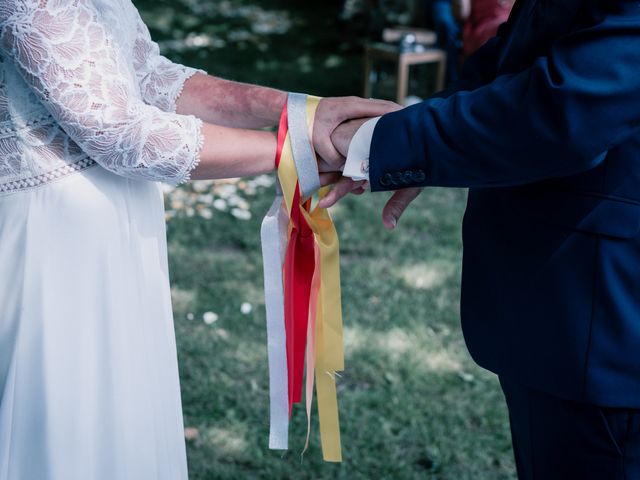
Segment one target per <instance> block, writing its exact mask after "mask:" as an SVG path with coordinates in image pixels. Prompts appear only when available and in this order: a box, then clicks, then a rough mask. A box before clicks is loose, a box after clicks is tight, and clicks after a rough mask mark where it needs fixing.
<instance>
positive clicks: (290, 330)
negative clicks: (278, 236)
mask: <svg viewBox="0 0 640 480" xmlns="http://www.w3.org/2000/svg"><path fill="white" fill-rule="evenodd" d="M287 132H288V116H287V105H286V103H285V106H284V110H283V112H282V116H281V118H280V125H279V128H278V148H277V151H276V168H278V166H279V165H280V157H281V155H282V150H283V147H284V142H285V140H286V137H287ZM300 201H301V198H300V185H297V188H296V191H295V194H294V198H293V203H292V205H291V214H290V219H291V221H290V225H291V233H290V236H289V244H288V245H287V252H286V256H285V261H284V275H283V277H284V322H285V330H286V334H287V342H286V343H287V370H288V380H289V415H291V410H292V407H293V404H294V403H299V402H301V401H302V384H303V376H304V360H305V350H306V346H307V333H308V332H307V329H308V321H309V302H310V300H311V283H312V281H313V273H314V271H315V254H314V244H315V240H314V237H313V231H312V230H311V227H310V226H309V224H308V223H307V221H306V219H305V218H304V216H303V215H302V212H301V207H300ZM310 206H311V200H310V199H309V200H307V201H306V202H305V205H304V207H305V208H306V209H307V210H308V209H309V208H310Z"/></svg>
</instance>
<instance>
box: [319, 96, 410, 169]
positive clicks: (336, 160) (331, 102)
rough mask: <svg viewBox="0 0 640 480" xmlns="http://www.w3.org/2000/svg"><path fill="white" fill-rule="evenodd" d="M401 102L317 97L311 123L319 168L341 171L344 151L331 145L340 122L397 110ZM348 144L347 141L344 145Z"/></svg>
mask: <svg viewBox="0 0 640 480" xmlns="http://www.w3.org/2000/svg"><path fill="white" fill-rule="evenodd" d="M399 108H401V107H400V105H398V104H396V103H394V102H389V101H387V100H367V99H364V98H359V97H333V98H323V99H322V100H320V103H319V105H318V109H317V110H316V116H315V120H314V123H313V147H314V149H315V150H316V152H317V154H318V157H319V160H320V159H321V161H319V163H318V167H319V169H320V171H328V170H329V169H331V170H332V171H340V170H342V168H343V166H344V162H345V157H346V151H345V152H341V151H339V150H338V149H336V147H335V146H334V144H333V142H332V140H331V135H332V134H333V133H334V131H335V130H336V128H337V127H338V126H339V125H340V124H342V123H343V122H347V121H349V120H353V119H366V118H371V117H377V116H380V115H384V114H385V113H389V112H393V111H396V110H398V109H399ZM347 147H348V145H347Z"/></svg>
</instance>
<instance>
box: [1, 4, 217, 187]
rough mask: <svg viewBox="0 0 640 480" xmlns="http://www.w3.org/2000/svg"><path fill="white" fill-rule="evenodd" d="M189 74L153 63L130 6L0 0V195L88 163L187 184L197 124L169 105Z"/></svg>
mask: <svg viewBox="0 0 640 480" xmlns="http://www.w3.org/2000/svg"><path fill="white" fill-rule="evenodd" d="M123 15H124V16H126V19H123ZM116 20H119V22H118V25H114V22H116ZM125 20H126V21H125ZM119 29H126V30H125V31H123V32H120V31H119ZM197 72H202V73H206V72H205V71H204V70H200V69H194V68H190V67H185V66H183V65H180V64H176V63H172V62H171V61H169V60H168V59H167V58H166V57H163V56H161V55H160V53H159V48H158V45H157V44H156V43H155V42H153V41H152V40H151V37H150V34H149V30H148V29H147V27H146V25H145V24H144V22H143V21H142V19H141V18H140V16H139V14H138V11H137V9H136V8H135V6H133V4H132V3H131V2H130V0H110V1H108V2H107V1H103V2H101V1H100V0H3V1H2V2H0V194H1V193H3V192H9V191H15V190H16V189H21V188H28V187H31V186H33V185H32V183H34V182H35V184H42V183H46V182H47V181H50V180H51V179H55V178H58V177H59V176H60V175H66V174H69V173H73V172H74V171H78V168H76V167H74V165H75V166H83V165H84V166H85V167H86V166H88V165H85V163H83V161H84V159H86V158H87V157H88V158H90V159H91V161H92V162H95V163H98V164H99V165H101V166H102V167H104V168H106V169H108V170H110V171H112V172H114V173H116V174H119V175H123V176H127V177H132V178H143V179H148V180H156V181H163V182H167V183H171V184H178V183H181V182H183V181H186V180H187V179H188V178H189V175H190V172H191V170H192V169H193V168H195V166H196V165H197V163H198V160H199V155H200V150H201V148H202V143H203V138H202V132H201V128H202V121H201V120H200V119H198V118H196V117H195V116H193V115H179V114H177V113H175V110H176V99H177V98H178V96H179V95H180V92H181V91H182V87H183V85H184V82H185V81H186V80H187V79H188V78H189V77H190V76H191V75H193V74H195V73H197ZM65 167H69V168H65ZM83 168H84V167H83ZM80 169H82V168H80Z"/></svg>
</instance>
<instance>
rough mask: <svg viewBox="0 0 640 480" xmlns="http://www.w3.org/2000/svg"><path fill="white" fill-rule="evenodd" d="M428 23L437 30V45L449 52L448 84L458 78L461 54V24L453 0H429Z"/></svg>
mask: <svg viewBox="0 0 640 480" xmlns="http://www.w3.org/2000/svg"><path fill="white" fill-rule="evenodd" d="M428 3H429V5H428V6H427V16H428V17H430V18H428V20H427V24H428V25H430V26H432V28H433V29H434V30H435V32H436V35H437V37H438V39H437V43H436V45H437V47H438V48H440V49H442V50H444V51H445V52H446V54H447V74H446V83H447V85H448V84H450V83H453V82H455V81H457V80H458V57H459V54H460V24H459V23H458V21H457V20H456V18H455V16H454V14H453V5H452V3H451V0H429V2H428Z"/></svg>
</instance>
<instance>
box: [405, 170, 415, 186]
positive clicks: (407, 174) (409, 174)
mask: <svg viewBox="0 0 640 480" xmlns="http://www.w3.org/2000/svg"><path fill="white" fill-rule="evenodd" d="M402 183H404V184H405V185H409V184H411V183H413V172H411V171H410V170H407V171H406V172H404V174H403V175H402Z"/></svg>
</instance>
